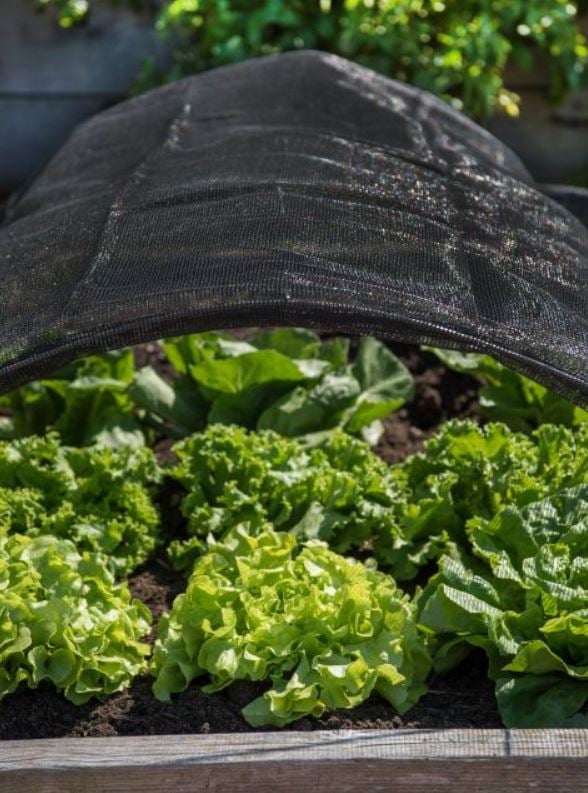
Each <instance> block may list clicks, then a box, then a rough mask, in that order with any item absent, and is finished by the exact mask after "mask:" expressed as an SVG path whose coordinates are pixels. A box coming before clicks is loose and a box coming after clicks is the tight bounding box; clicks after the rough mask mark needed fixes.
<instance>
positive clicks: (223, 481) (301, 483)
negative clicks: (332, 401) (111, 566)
mask: <svg viewBox="0 0 588 793" xmlns="http://www.w3.org/2000/svg"><path fill="white" fill-rule="evenodd" d="M174 450H175V452H176V454H177V456H178V458H179V463H178V464H177V465H176V466H175V467H174V468H173V469H172V471H171V476H172V477H174V478H175V479H177V480H178V481H179V482H180V483H181V484H182V486H183V487H184V489H185V490H186V491H187V492H186V495H185V496H184V498H183V501H182V511H183V513H184V515H185V516H186V517H187V519H188V521H187V524H188V533H189V535H190V537H189V539H188V540H187V541H174V542H173V543H172V544H171V545H170V556H171V558H172V560H173V562H174V565H175V566H176V567H177V568H179V569H187V568H189V567H190V565H191V564H192V563H193V561H194V559H195V558H196V557H197V556H198V555H200V554H201V553H202V552H203V551H205V550H206V538H207V537H208V536H209V535H213V536H216V537H221V536H222V535H223V534H224V533H225V532H226V531H228V530H229V529H231V528H232V527H234V526H236V525H238V524H246V525H247V526H248V528H249V531H250V532H257V531H261V530H263V529H264V528H268V527H270V526H271V527H272V528H276V529H281V530H284V531H289V532H291V533H292V534H294V535H296V536H297V537H298V538H299V539H301V540H304V539H313V538H314V539H320V540H325V541H327V542H328V543H329V545H330V546H331V547H332V548H333V549H334V550H336V551H338V552H346V551H348V550H349V549H350V548H366V547H369V544H370V542H371V541H372V539H373V538H374V537H375V536H377V535H378V534H379V533H381V532H382V531H383V530H384V529H383V527H385V526H388V527H389V530H390V531H391V530H392V528H391V526H390V524H391V521H392V518H393V515H392V512H391V505H392V503H393V499H394V492H393V490H391V488H390V476H389V469H388V467H387V466H386V464H385V463H384V462H383V461H382V460H380V459H379V458H378V457H376V456H375V455H374V454H373V453H372V452H371V451H370V449H369V447H368V445H367V444H366V443H364V442H362V441H360V440H358V439H355V438H352V437H350V436H349V435H347V434H346V433H344V432H343V431H341V430H338V431H335V432H333V433H329V434H327V435H326V436H324V437H322V438H320V439H318V441H317V445H315V446H313V447H310V446H307V445H304V444H302V443H300V442H299V441H297V440H295V439H290V438H284V437H281V436H280V435H277V434H276V433H274V432H271V431H265V432H248V431H247V430H246V429H244V428H242V427H235V426H223V425H211V426H210V427H208V428H207V430H206V431H205V432H203V433H199V434H196V435H193V436H192V437H191V438H188V439H187V440H185V441H182V442H181V443H179V444H176V446H175V447H174Z"/></svg>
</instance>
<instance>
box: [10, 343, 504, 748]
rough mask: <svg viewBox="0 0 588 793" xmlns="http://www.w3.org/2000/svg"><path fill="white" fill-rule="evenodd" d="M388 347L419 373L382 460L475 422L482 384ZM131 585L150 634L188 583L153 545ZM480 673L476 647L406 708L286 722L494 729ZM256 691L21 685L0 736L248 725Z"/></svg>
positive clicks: (490, 696) (393, 421) (379, 703)
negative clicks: (94, 693)
mask: <svg viewBox="0 0 588 793" xmlns="http://www.w3.org/2000/svg"><path fill="white" fill-rule="evenodd" d="M244 335H245V334H244ZM391 348H392V349H393V350H394V352H395V353H396V354H397V355H398V356H399V357H400V358H401V359H402V360H403V361H404V362H405V363H406V365H407V366H408V367H409V369H410V370H411V372H412V373H413V374H414V376H415V381H416V397H415V399H414V400H413V401H412V402H411V403H410V404H409V405H407V406H406V407H405V408H403V409H401V410H399V411H398V412H397V413H395V414H393V415H391V416H390V417H389V418H388V419H387V420H386V421H385V430H384V434H383V436H382V439H381V441H380V443H379V444H378V446H377V448H376V452H377V453H378V454H379V455H381V457H383V459H384V460H386V461H387V462H389V463H391V464H394V463H397V462H399V461H401V460H403V459H405V458H406V457H407V456H408V455H409V454H412V453H413V452H416V451H418V450H419V449H420V448H421V447H422V444H423V442H424V441H425V440H426V439H427V438H428V437H429V436H430V435H431V434H432V433H433V432H435V430H436V429H437V428H438V427H439V425H440V424H441V423H443V422H444V421H446V420H447V419H449V418H473V419H475V420H479V415H478V401H477V392H478V388H479V383H478V382H477V381H476V380H475V379H474V378H472V377H469V376H466V375H461V374H457V373H455V372H451V371H449V370H447V369H446V368H445V367H444V366H443V365H442V364H440V363H439V361H438V359H437V358H435V356H434V355H432V354H431V353H427V352H423V351H421V350H419V349H418V348H416V347H410V346H406V345H398V344H395V345H391ZM135 352H136V357H137V360H138V362H139V363H140V364H142V365H144V364H146V363H149V364H151V365H152V366H154V367H156V368H157V369H158V370H159V371H161V372H162V373H163V374H164V375H166V376H169V374H170V373H169V372H168V371H167V365H166V364H165V362H164V361H163V359H162V357H161V356H160V354H159V352H158V349H157V346H156V345H145V346H144V347H143V348H137V349H136V351H135ZM156 451H157V452H158V456H160V457H162V458H165V457H166V456H167V454H168V452H169V444H167V445H166V443H165V442H163V443H162V444H161V445H160V447H159V448H157V449H156ZM179 498H180V494H179V492H177V490H174V485H173V484H168V485H166V486H165V487H164V489H163V490H162V492H161V494H160V498H159V500H160V508H161V510H162V518H163V525H164V531H165V534H166V539H170V538H171V537H174V536H178V535H179V534H181V532H182V528H183V526H182V518H181V515H180V513H179V510H178V503H179ZM129 585H130V588H131V590H132V592H133V594H134V595H135V597H138V598H140V599H141V600H142V601H143V602H144V603H145V604H146V605H147V606H148V607H149V608H150V609H151V611H152V613H153V616H154V623H155V624H154V627H153V630H152V633H151V636H150V637H149V640H150V641H153V635H154V632H155V630H156V623H157V621H158V619H159V617H160V616H161V614H162V613H163V611H165V610H167V609H169V608H170V606H171V604H172V602H173V599H174V598H175V596H176V595H177V594H179V593H180V592H181V591H182V590H183V589H184V586H185V581H184V579H183V577H182V576H181V575H180V574H178V573H176V572H174V571H173V570H171V569H170V567H169V565H168V564H167V562H166V558H165V554H164V552H163V551H159V552H158V553H157V554H155V555H154V556H153V558H152V559H150V560H149V562H148V563H147V564H145V565H144V566H143V567H142V568H141V569H139V570H138V571H137V572H136V573H135V574H134V575H133V576H132V577H131V578H130V579H129ZM486 673H487V669H486V661H485V657H484V655H483V654H482V653H473V654H472V655H471V656H470V657H469V658H468V659H467V660H466V661H465V662H464V663H462V664H461V665H460V666H459V667H457V668H456V669H454V670H453V671H452V672H451V673H450V674H447V675H443V676H440V675H434V676H433V677H432V678H431V679H430V680H429V691H428V693H427V694H426V695H425V696H424V697H423V698H422V699H421V701H420V702H419V703H418V704H417V705H416V706H415V707H414V708H413V709H412V710H411V711H409V712H408V713H407V714H405V715H404V716H399V715H398V714H397V713H396V712H395V711H394V709H393V708H392V707H391V706H390V705H388V704H387V703H386V702H385V701H384V700H383V699H381V698H380V697H379V696H377V695H375V696H372V697H371V698H370V699H369V700H368V701H367V702H365V703H364V704H363V705H360V706H359V707H357V708H355V709H354V710H352V711H331V712H327V713H325V714H324V715H323V716H322V717H321V718H318V719H315V718H305V719H301V720H300V721H298V722H296V723H294V724H292V725H290V727H289V728H288V729H292V730H309V731H310V730H318V729H338V728H345V729H384V728H386V729H397V728H419V729H422V728H434V727H478V728H489V727H500V726H501V721H500V717H499V715H498V712H497V709H496V702H495V699H494V691H493V685H492V683H491V682H490V681H489V680H488V678H487V674H486ZM262 691H263V685H262V686H261V687H260V685H259V684H254V683H249V682H239V683H234V684H233V685H232V686H230V687H229V688H227V689H225V690H224V691H222V692H220V693H216V694H205V693H204V692H202V691H201V690H200V688H199V686H198V685H192V686H191V687H190V688H189V689H188V690H187V691H186V692H185V693H183V694H180V695H178V696H177V697H175V699H174V701H173V703H171V704H167V703H161V702H158V701H157V700H156V699H155V698H154V697H153V694H152V693H151V681H150V680H149V679H148V678H142V679H138V680H136V681H135V683H134V685H133V686H132V687H131V688H130V689H128V690H127V691H124V692H121V693H119V694H115V695H113V696H112V697H110V698H109V699H108V700H107V701H106V702H103V703H96V702H91V703H88V704H87V705H84V706H81V707H79V706H74V705H72V704H71V703H70V702H68V701H67V700H66V699H65V698H64V697H63V695H62V694H60V693H59V692H57V691H55V689H53V688H52V687H51V686H49V685H47V686H41V687H39V688H38V689H37V690H35V691H31V690H29V689H22V690H19V691H17V692H16V693H14V694H11V695H10V696H8V697H6V699H4V700H3V701H2V703H1V704H0V739H4V740H7V739H31V738H50V737H63V736H108V735H156V734H180V733H207V732H245V731H250V730H251V728H250V727H249V726H248V725H247V724H246V722H245V721H244V720H243V718H242V716H241V713H240V710H241V708H242V707H243V706H244V705H246V704H247V703H248V702H250V701H251V700H252V699H254V698H255V697H256V696H258V695H259V694H260V693H261V692H262ZM267 729H272V728H267Z"/></svg>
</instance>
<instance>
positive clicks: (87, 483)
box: [0, 434, 161, 574]
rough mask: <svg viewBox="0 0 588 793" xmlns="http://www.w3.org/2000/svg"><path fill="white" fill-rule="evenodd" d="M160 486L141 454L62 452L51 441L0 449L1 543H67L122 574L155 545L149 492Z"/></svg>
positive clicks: (148, 458)
mask: <svg viewBox="0 0 588 793" xmlns="http://www.w3.org/2000/svg"><path fill="white" fill-rule="evenodd" d="M160 478H161V473H160V470H159V468H158V466H157V463H156V461H155V457H154V455H153V453H152V452H151V451H150V450H149V449H146V448H145V447H139V448H135V447H132V446H124V447H121V448H120V449H113V448H110V447H96V446H93V447H87V448H69V447H65V446H62V445H61V443H60V442H59V438H58V436H57V435H55V434H51V435H47V436H43V437H37V436H30V437H28V438H23V439H21V440H16V441H3V442H0V536H1V535H3V534H12V533H26V534H28V535H29V536H39V535H43V534H50V535H55V536H57V537H61V538H67V539H70V540H72V541H73V542H75V544H76V547H77V548H78V550H80V551H85V550H87V551H92V552H99V553H102V554H105V555H107V556H108V560H107V564H108V565H109V566H110V568H111V569H112V570H113V571H114V572H116V573H117V574H125V573H129V572H131V570H133V569H134V568H135V567H136V566H137V565H138V564H139V563H141V562H142V561H144V560H145V559H146V558H147V556H148V555H149V553H150V552H151V551H152V550H153V548H154V547H155V544H156V542H157V536H158V530H159V515H158V513H157V510H156V508H155V506H154V504H153V501H152V497H151V494H150V486H151V485H152V484H154V483H156V482H158V481H159V480H160Z"/></svg>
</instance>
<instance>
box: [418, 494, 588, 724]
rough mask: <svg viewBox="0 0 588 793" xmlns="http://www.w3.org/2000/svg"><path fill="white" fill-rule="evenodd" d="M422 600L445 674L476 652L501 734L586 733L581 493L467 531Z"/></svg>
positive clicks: (586, 551)
mask: <svg viewBox="0 0 588 793" xmlns="http://www.w3.org/2000/svg"><path fill="white" fill-rule="evenodd" d="M468 536H469V540H470V543H471V550H472V553H473V556H471V557H468V556H466V555H464V556H463V557H462V559H461V561H458V560H455V559H451V558H449V557H444V558H443V559H442V560H441V564H440V572H439V573H438V574H437V575H435V576H434V577H433V578H432V579H431V580H430V582H429V584H428V586H427V587H426V589H425V591H424V592H423V594H422V596H421V598H420V604H419V607H420V615H419V616H420V620H421V621H422V623H423V624H424V625H425V626H426V627H428V628H429V629H431V630H433V631H434V632H435V633H436V634H437V638H438V640H439V648H438V650H437V653H436V658H435V664H436V667H437V669H438V670H439V671H445V670H447V669H449V668H450V667H451V666H453V665H454V664H455V663H457V662H458V661H459V660H461V659H462V658H463V657H464V655H465V654H466V653H467V652H468V648H469V647H471V646H474V647H481V648H483V649H484V650H485V651H486V653H487V655H488V659H489V674H490V677H491V678H493V679H494V680H495V681H496V696H497V701H498V707H499V710H500V713H501V716H502V719H503V721H504V723H505V725H506V726H508V727H571V726H577V727H580V726H582V727H588V714H587V713H586V712H584V713H581V711H582V709H583V708H584V705H585V704H586V702H588V484H584V485H581V486H577V487H573V488H570V489H565V490H561V491H560V492H558V493H557V494H555V495H552V496H549V497H547V498H544V499H542V500H540V501H536V502H534V503H531V504H527V505H526V506H523V507H518V506H512V505H510V506H505V507H504V508H503V509H502V510H501V511H500V512H498V514H497V515H495V516H494V517H493V518H492V519H483V518H478V519H475V520H472V521H471V522H470V523H469V525H468Z"/></svg>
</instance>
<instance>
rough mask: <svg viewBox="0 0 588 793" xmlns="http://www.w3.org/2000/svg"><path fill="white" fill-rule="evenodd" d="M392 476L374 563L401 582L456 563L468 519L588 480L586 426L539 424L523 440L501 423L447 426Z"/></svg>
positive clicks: (452, 423) (464, 545) (463, 545)
mask: <svg viewBox="0 0 588 793" xmlns="http://www.w3.org/2000/svg"><path fill="white" fill-rule="evenodd" d="M391 479H392V485H391V486H392V487H393V488H394V489H395V490H396V493H397V495H396V498H395V499H394V505H393V511H394V516H395V520H394V522H393V523H394V527H393V529H392V530H391V531H390V532H388V533H385V532H381V533H380V540H379V542H378V545H377V546H376V558H377V559H378V561H379V562H380V563H381V564H382V565H384V566H386V567H388V568H389V569H390V570H391V572H392V574H393V575H394V576H395V577H396V578H397V579H398V580H404V579H407V578H412V577H414V576H415V575H416V574H417V572H418V570H419V569H420V568H421V567H422V566H423V564H425V563H426V562H427V561H430V560H431V559H436V558H439V557H440V556H441V555H442V554H444V553H445V554H449V555H451V556H453V557H454V558H459V554H460V549H465V548H467V547H468V540H467V537H466V531H465V528H466V524H467V522H468V521H470V520H471V519H473V518H482V519H490V518H492V517H493V516H494V515H496V514H497V513H498V512H499V511H500V510H501V509H502V508H503V507H504V506H507V505H514V506H524V505H525V504H529V503H532V502H534V501H538V500H541V499H544V498H546V497H548V496H551V495H555V494H556V493H558V492H559V491H560V490H562V489H565V488H571V487H574V486H575V485H580V484H582V483H584V482H586V481H588V425H583V427H581V428H580V429H578V430H577V431H576V432H574V431H572V430H569V429H566V428H565V427H561V426H552V425H544V426H542V427H540V428H539V429H537V430H535V431H534V432H533V433H531V435H530V436H527V435H526V434H523V433H515V432H512V431H511V430H509V429H508V427H506V426H505V425H504V424H498V423H496V424H489V425H487V426H486V427H483V428H482V427H479V426H478V425H476V424H474V423H473V422H471V421H450V422H447V424H445V425H444V426H443V427H442V428H441V430H440V431H439V433H437V434H436V435H435V436H434V437H432V438H431V439H430V440H429V441H428V442H427V443H426V445H425V449H424V451H423V452H420V453H417V454H415V455H412V456H411V457H410V458H408V459H407V460H406V461H405V462H404V463H402V464H400V465H397V466H394V467H393V468H392V469H391Z"/></svg>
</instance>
